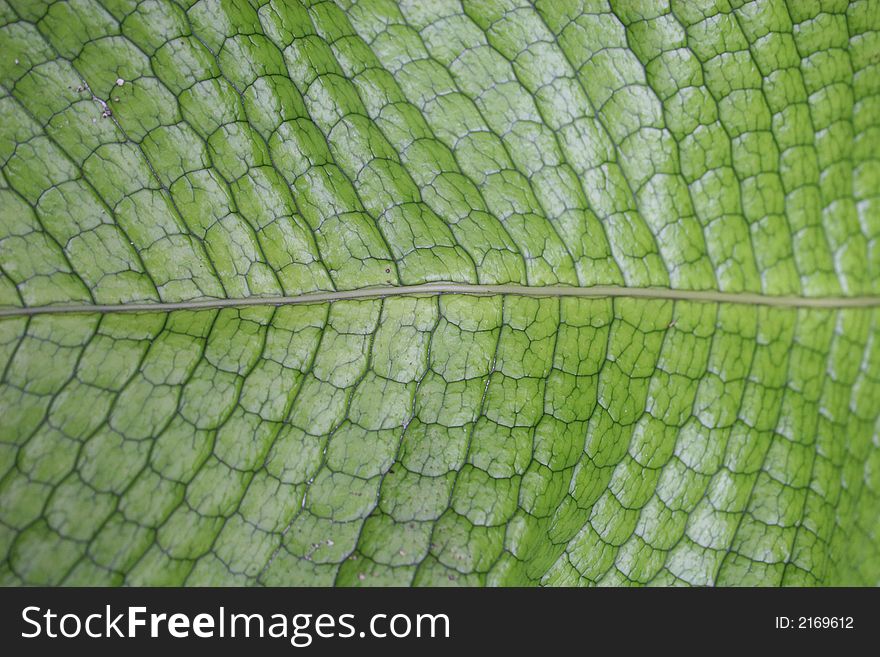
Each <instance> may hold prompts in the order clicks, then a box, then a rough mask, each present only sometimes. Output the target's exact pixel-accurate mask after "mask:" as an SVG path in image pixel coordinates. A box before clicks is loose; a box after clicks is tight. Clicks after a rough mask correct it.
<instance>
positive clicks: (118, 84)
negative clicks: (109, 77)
mask: <svg viewBox="0 0 880 657" xmlns="http://www.w3.org/2000/svg"><path fill="white" fill-rule="evenodd" d="M124 84H125V80H123V79H122V78H116V86H117V87H121V86H122V85H124Z"/></svg>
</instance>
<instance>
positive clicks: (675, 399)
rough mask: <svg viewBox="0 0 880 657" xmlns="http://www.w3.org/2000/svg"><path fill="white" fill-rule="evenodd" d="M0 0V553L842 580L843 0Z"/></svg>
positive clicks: (866, 489) (269, 569) (856, 569)
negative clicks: (333, 0) (332, 0)
mask: <svg viewBox="0 0 880 657" xmlns="http://www.w3.org/2000/svg"><path fill="white" fill-rule="evenodd" d="M0 25H2V27H0V584H2V585H6V586H16V585H50V586H55V585H64V586H68V585H90V586H95V585H99V586H104V585H107V586H116V585H123V584H125V585H134V586H147V585H150V586H157V585H158V586H202V585H227V586H228V585H235V586H239V585H264V586H306V585H311V586H331V585H339V586H391V585H393V586H410V585H415V586H447V585H449V586H576V585H603V586H625V585H626V586H629V585H655V586H671V585H697V586H830V585H855V586H878V585H880V2H878V1H876V0H852V1H847V0H787V1H786V0H577V1H576V0H534V2H531V1H530V0H436V1H435V0H399V1H398V0H363V1H361V0H358V1H349V0H336V1H335V2H331V1H328V0H198V1H191V0H178V1H177V2H174V1H171V0H100V1H99V0H68V1H57V2H51V1H45V0H0ZM108 631H109V630H108ZM361 636H363V634H361Z"/></svg>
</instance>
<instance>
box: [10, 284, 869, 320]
mask: <svg viewBox="0 0 880 657" xmlns="http://www.w3.org/2000/svg"><path fill="white" fill-rule="evenodd" d="M434 294H471V295H479V296H492V295H502V294H506V295H516V296H529V297H584V298H603V297H630V298H638V299H666V300H673V301H697V302H707V303H735V304H742V305H760V306H776V307H782V308H870V307H878V306H880V296H852V297H804V296H791V295H782V296H774V295H767V294H757V293H754V292H720V291H717V290H674V289H670V288H658V287H626V286H622V285H593V286H589V287H577V286H566V285H558V286H557V285H552V286H528V285H478V284H469V283H447V282H440V283H424V284H421V285H388V286H380V287H364V288H359V289H355V290H342V291H338V292H307V293H305V294H298V295H294V296H253V297H243V298H237V299H215V298H206V299H192V300H189V301H175V302H167V303H165V302H135V303H121V304H58V305H46V306H30V307H6V308H0V317H21V316H30V315H55V314H72V313H130V312H170V311H174V310H206V309H212V308H242V307H246V306H288V305H297V304H308V303H326V302H328V301H344V300H349V299H372V298H378V297H394V296H414V295H434Z"/></svg>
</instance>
